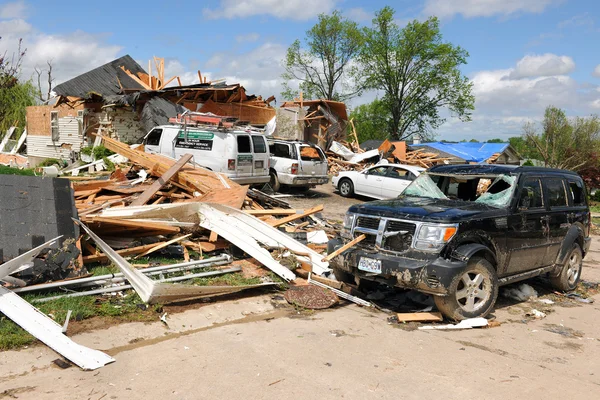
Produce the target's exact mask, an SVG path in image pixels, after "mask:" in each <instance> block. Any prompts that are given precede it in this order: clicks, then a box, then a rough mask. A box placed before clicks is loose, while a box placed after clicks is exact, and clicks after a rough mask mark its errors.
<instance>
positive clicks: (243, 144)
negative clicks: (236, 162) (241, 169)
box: [237, 135, 252, 153]
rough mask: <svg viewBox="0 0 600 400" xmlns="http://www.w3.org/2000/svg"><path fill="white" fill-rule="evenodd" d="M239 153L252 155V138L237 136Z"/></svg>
mask: <svg viewBox="0 0 600 400" xmlns="http://www.w3.org/2000/svg"><path fill="white" fill-rule="evenodd" d="M237 145H238V153H251V152H252V150H251V149H250V136H246V135H239V136H237Z"/></svg>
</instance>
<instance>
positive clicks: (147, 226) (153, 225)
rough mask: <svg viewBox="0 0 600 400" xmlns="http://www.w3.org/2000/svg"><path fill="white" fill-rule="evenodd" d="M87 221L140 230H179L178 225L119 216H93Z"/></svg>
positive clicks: (173, 231) (175, 231)
mask: <svg viewBox="0 0 600 400" xmlns="http://www.w3.org/2000/svg"><path fill="white" fill-rule="evenodd" d="M87 221H89V222H90V223H93V224H106V225H109V226H110V225H113V226H119V227H123V228H129V229H140V230H153V231H154V230H157V231H162V232H172V233H177V232H179V228H178V227H176V226H170V225H167V224H161V223H158V222H138V221H129V220H127V219H117V218H106V217H93V218H89V217H88V218H87Z"/></svg>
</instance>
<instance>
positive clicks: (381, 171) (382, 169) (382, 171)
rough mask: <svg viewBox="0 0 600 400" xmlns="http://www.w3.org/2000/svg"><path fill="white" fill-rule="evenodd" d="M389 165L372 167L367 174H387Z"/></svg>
mask: <svg viewBox="0 0 600 400" xmlns="http://www.w3.org/2000/svg"><path fill="white" fill-rule="evenodd" d="M387 169H388V167H377V168H372V169H370V170H369V171H368V172H367V174H368V175H377V176H383V175H385V174H386V172H387Z"/></svg>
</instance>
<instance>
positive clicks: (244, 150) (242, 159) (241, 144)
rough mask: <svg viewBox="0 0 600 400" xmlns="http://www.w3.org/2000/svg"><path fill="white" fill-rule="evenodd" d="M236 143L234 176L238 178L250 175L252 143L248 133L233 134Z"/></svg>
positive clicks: (251, 168) (252, 159)
mask: <svg viewBox="0 0 600 400" xmlns="http://www.w3.org/2000/svg"><path fill="white" fill-rule="evenodd" d="M235 139H236V144H237V157H236V166H235V176H236V177H238V178H242V177H250V176H252V170H253V167H252V164H253V161H254V158H253V157H252V144H251V142H250V135H235Z"/></svg>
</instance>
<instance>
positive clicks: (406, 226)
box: [386, 221, 416, 235]
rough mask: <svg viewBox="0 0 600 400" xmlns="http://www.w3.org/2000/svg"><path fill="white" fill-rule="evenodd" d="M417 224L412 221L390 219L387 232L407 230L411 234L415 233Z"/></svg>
mask: <svg viewBox="0 0 600 400" xmlns="http://www.w3.org/2000/svg"><path fill="white" fill-rule="evenodd" d="M415 229H416V226H415V224H413V223H410V222H404V221H388V223H387V228H386V232H398V231H407V232H408V233H409V234H411V235H414V234H415Z"/></svg>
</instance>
